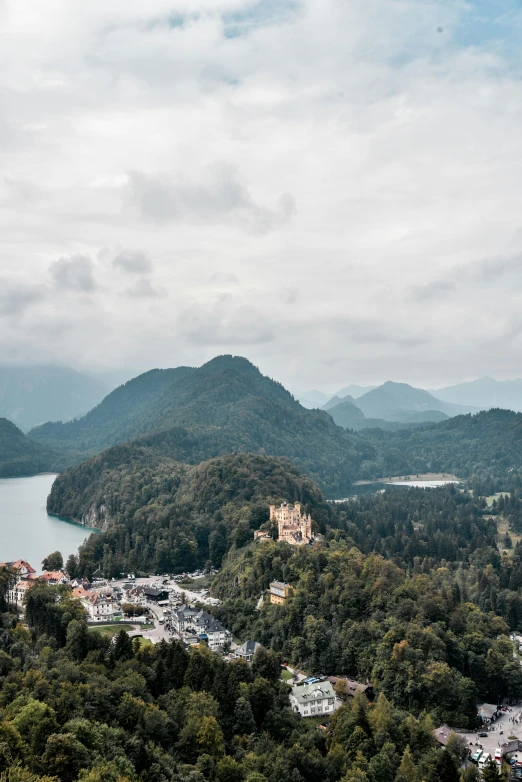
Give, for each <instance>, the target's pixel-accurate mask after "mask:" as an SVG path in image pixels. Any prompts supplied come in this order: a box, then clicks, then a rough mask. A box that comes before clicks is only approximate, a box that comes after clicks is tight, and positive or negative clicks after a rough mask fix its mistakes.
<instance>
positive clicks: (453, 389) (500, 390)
mask: <svg viewBox="0 0 522 782" xmlns="http://www.w3.org/2000/svg"><path fill="white" fill-rule="evenodd" d="M432 393H433V394H434V396H436V397H437V398H438V399H442V400H443V401H444V402H453V403H456V404H461V405H462V404H464V405H474V406H475V407H477V408H479V409H480V410H489V409H490V408H492V407H501V408H503V409H505V410H515V411H516V412H521V411H522V379H520V378H517V379H516V380H495V379H494V378H492V377H481V378H478V379H477V380H471V381H470V382H468V383H457V384H456V385H454V386H448V387H447V388H439V389H438V390H437V391H432Z"/></svg>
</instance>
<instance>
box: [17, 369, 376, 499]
mask: <svg viewBox="0 0 522 782" xmlns="http://www.w3.org/2000/svg"><path fill="white" fill-rule="evenodd" d="M30 436H31V437H32V438H33V439H35V441H37V442H40V443H45V444H48V445H51V446H52V447H54V448H56V449H57V450H60V451H61V454H62V455H61V457H60V458H59V459H58V460H57V462H56V467H57V468H58V469H60V470H61V469H63V468H64V467H66V466H68V465H70V464H75V463H78V462H80V461H84V460H85V459H86V458H88V457H89V456H90V455H92V454H93V453H97V452H99V451H102V450H104V449H106V448H107V447H108V446H110V445H114V444H119V443H127V442H129V441H130V440H132V441H134V442H136V444H137V445H139V446H142V447H144V448H148V449H149V450H150V451H151V455H152V452H154V454H160V455H162V456H166V457H168V458H171V459H173V460H176V461H183V462H187V463H190V464H197V463H199V462H201V461H203V460H204V459H209V458H212V457H214V456H219V455H222V454H226V453H233V452H242V453H269V454H271V455H274V456H285V457H287V458H289V459H291V460H292V461H293V462H294V464H296V465H297V467H299V469H300V470H301V471H303V472H305V473H306V474H307V475H309V476H310V477H311V478H312V479H313V480H315V481H316V482H317V483H318V484H319V485H320V486H321V487H322V488H324V489H325V490H326V491H328V492H330V493H331V494H332V495H333V496H342V495H343V493H346V491H347V490H348V489H349V487H350V485H351V483H352V482H353V481H354V480H356V479H357V476H358V475H359V471H360V466H361V464H362V463H363V462H364V461H368V460H373V459H374V458H375V448H374V446H373V445H371V444H369V443H367V442H364V441H361V440H359V439H358V438H357V437H356V436H355V435H354V434H352V433H351V432H347V431H346V430H344V429H341V428H340V427H338V426H336V425H335V423H334V421H333V420H332V419H331V417H330V416H329V415H328V414H327V413H326V412H324V411H320V410H306V409H305V408H303V407H301V405H300V404H299V402H297V401H296V400H295V399H294V398H293V396H292V395H291V394H290V393H289V392H288V391H286V390H285V389H284V388H283V386H282V385H281V384H280V383H276V382H275V381H273V380H271V379H270V378H268V377H264V376H263V375H262V374H261V373H260V372H259V370H258V369H257V368H256V367H254V366H253V365H252V364H251V363H250V362H249V361H247V360H246V359H243V358H239V357H233V356H220V357H218V358H216V359H213V360H212V361H210V362H208V363H207V364H204V365H203V366H202V367H200V368H199V369H189V368H184V367H180V368H179V369H176V370H154V371H152V372H148V373H146V374H145V375H141V376H140V377H138V378H135V379H134V380H132V381H129V382H128V383H126V384H125V385H124V386H122V387H120V388H118V389H116V390H115V391H113V393H112V394H110V395H109V396H108V397H106V399H105V400H104V401H103V402H102V403H101V404H100V405H98V407H96V408H95V409H94V410H92V411H91V412H90V413H89V414H88V415H87V416H85V417H84V418H82V419H80V420H78V421H73V422H70V423H66V424H46V425H45V426H42V427H39V428H37V429H34V430H33V431H32V432H31V433H30Z"/></svg>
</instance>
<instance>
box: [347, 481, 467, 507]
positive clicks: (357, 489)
mask: <svg viewBox="0 0 522 782" xmlns="http://www.w3.org/2000/svg"><path fill="white" fill-rule="evenodd" d="M448 483H460V481H455V480H451V479H447V480H443V481H420V480H419V481H415V480H413V481H390V482H389V483H384V482H380V483H363V484H359V485H356V486H354V487H353V489H352V492H351V493H350V494H349V495H348V497H346V498H345V499H347V500H350V499H352V498H353V497H359V496H361V495H362V494H376V493H377V492H383V491H389V490H390V489H395V488H398V487H400V486H409V487H412V486H414V487H416V488H418V489H434V488H436V487H437V486H447V485H448ZM336 502H344V500H336Z"/></svg>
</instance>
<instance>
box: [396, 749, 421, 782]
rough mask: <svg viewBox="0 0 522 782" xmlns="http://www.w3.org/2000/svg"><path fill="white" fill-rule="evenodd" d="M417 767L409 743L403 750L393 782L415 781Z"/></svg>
mask: <svg viewBox="0 0 522 782" xmlns="http://www.w3.org/2000/svg"><path fill="white" fill-rule="evenodd" d="M417 779H418V776H417V769H416V768H415V763H414V762H413V757H412V754H411V750H410V747H409V745H408V746H407V747H406V749H405V750H404V753H403V756H402V760H401V764H400V766H399V770H398V771H397V776H396V777H395V782H417Z"/></svg>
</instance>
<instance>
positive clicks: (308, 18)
mask: <svg viewBox="0 0 522 782" xmlns="http://www.w3.org/2000/svg"><path fill="white" fill-rule="evenodd" d="M502 6H503V16H502V17H500V15H499V16H498V18H496V17H494V12H493V11H492V12H491V13H492V14H493V15H492V16H491V18H490V19H489V20H488V19H486V20H484V19H480V18H479V17H478V14H477V13H476V11H475V9H474V6H473V4H470V3H464V2H462V0H446V1H445V2H444V3H441V2H439V1H438V0H401V2H397V3H390V2H389V1H388V0H353V2H349V3H348V2H339V0H293V1H290V0H287V1H285V0H265V2H262V3H260V2H252V1H251V0H190V2H189V0H150V2H148V3H143V2H141V1H138V0H126V2H124V1H123V0H114V2H111V3H109V4H107V3H106V2H104V3H102V2H101V0H92V2H90V3H80V2H79V0H69V1H68V2H65V0H40V2H38V3H37V2H36V0H18V2H17V3H14V2H9V3H5V4H3V5H0V24H1V25H2V33H3V38H2V40H3V45H2V47H1V50H0V95H1V96H2V116H1V118H0V167H1V170H2V182H1V183H0V227H1V233H0V236H1V244H0V263H1V269H2V276H3V279H4V288H3V290H2V289H1V286H0V316H2V318H3V321H6V325H5V328H2V329H1V330H0V358H1V357H2V355H5V356H7V355H8V354H9V356H10V357H13V352H15V353H16V355H15V356H14V357H15V358H16V357H17V358H20V359H23V358H31V357H33V356H38V355H46V356H48V358H49V360H53V361H61V362H63V361H68V362H72V363H75V364H77V363H78V356H81V357H82V359H81V360H82V361H84V362H85V363H86V364H87V363H98V364H105V365H107V366H110V365H112V364H118V365H121V364H123V363H125V364H132V365H140V366H142V367H143V368H144V366H146V365H147V363H148V365H153V364H154V365H159V364H162V365H168V364H174V363H176V362H178V363H191V364H195V363H197V362H198V361H201V360H205V359H206V358H209V357H211V356H212V355H213V354H215V353H216V352H217V351H219V350H221V349H222V347H223V346H226V345H230V346H231V347H233V346H234V345H239V346H241V350H242V352H244V353H245V354H246V355H248V356H249V357H251V358H252V359H253V360H255V361H258V362H260V364H261V367H262V368H263V369H264V370H265V371H267V372H269V373H270V374H271V375H272V376H275V377H279V378H281V379H282V380H283V381H285V382H287V383H292V384H293V385H294V386H295V387H305V386H308V385H310V386H317V385H319V386H320V385H321V384H322V385H337V384H338V383H339V385H343V384H345V381H346V382H348V381H350V380H359V381H372V382H373V381H378V380H384V379H386V377H388V376H391V375H393V376H394V378H395V379H404V380H410V381H414V382H425V383H426V384H433V385H434V384H436V382H438V381H439V380H440V382H441V384H443V383H444V382H445V381H446V380H451V379H453V378H455V379H457V378H459V377H461V376H464V375H465V376H470V375H478V374H482V373H483V372H484V371H486V370H490V371H492V370H497V371H498V372H501V373H509V372H513V371H515V370H513V367H514V366H516V365H517V364H519V363H520V359H521V358H522V353H521V351H522V341H521V338H520V331H519V325H518V324H519V317H518V312H519V311H520V299H521V296H522V291H521V288H520V276H519V274H518V271H517V264H518V260H517V259H518V257H519V256H520V253H521V252H522V232H521V230H520V217H519V206H518V205H519V203H520V195H521V192H520V191H521V188H522V185H521V182H522V176H521V173H522V172H521V170H520V169H521V167H522V163H520V155H519V145H520V140H519V136H520V124H521V120H522V108H521V107H522V83H521V78H520V74H521V73H522V71H521V68H520V65H521V61H520V53H519V50H518V48H517V46H516V45H514V40H513V39H514V38H515V37H516V36H514V34H513V32H512V31H516V30H519V29H520V19H521V16H520V13H518V15H517V9H516V4H515V2H514V0H507V2H506V3H503V4H502ZM439 27H442V28H443V33H439V32H437V29H438V28H439ZM470 30H473V31H474V35H475V37H474V38H473V39H471V38H470V37H469V36H470V32H469V31H470ZM100 248H118V249H117V250H110V251H109V250H107V251H104V252H100ZM129 248H130V249H129ZM134 248H141V250H139V251H138V250H136V249H134ZM56 259H60V260H56ZM91 259H96V262H94V261H92V260H91ZM151 259H153V260H154V265H153V266H154V268H153V269H152V261H151ZM485 259H486V260H485ZM506 259H507V260H506ZM49 270H50V272H49ZM133 275H135V276H133ZM27 281H30V282H27ZM56 286H59V287H60V295H59V296H55V295H53V288H55V287H56ZM492 289H494V290H495V291H496V295H497V297H499V298H501V300H502V308H501V312H500V313H499V310H498V308H497V307H496V306H494V305H493V303H492V301H491V295H490V291H491V290H492ZM230 290H233V294H228V293H227V292H228V291H230ZM164 293H166V294H167V295H163V294H164ZM84 294H88V295H84ZM221 296H225V297H227V296H228V298H225V299H222V298H220V297H221ZM477 313H478V314H477ZM17 319H18V321H17ZM165 334H168V339H166V338H165V337H164V335H165ZM100 335H105V337H102V336H100ZM457 335H458V338H457Z"/></svg>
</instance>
